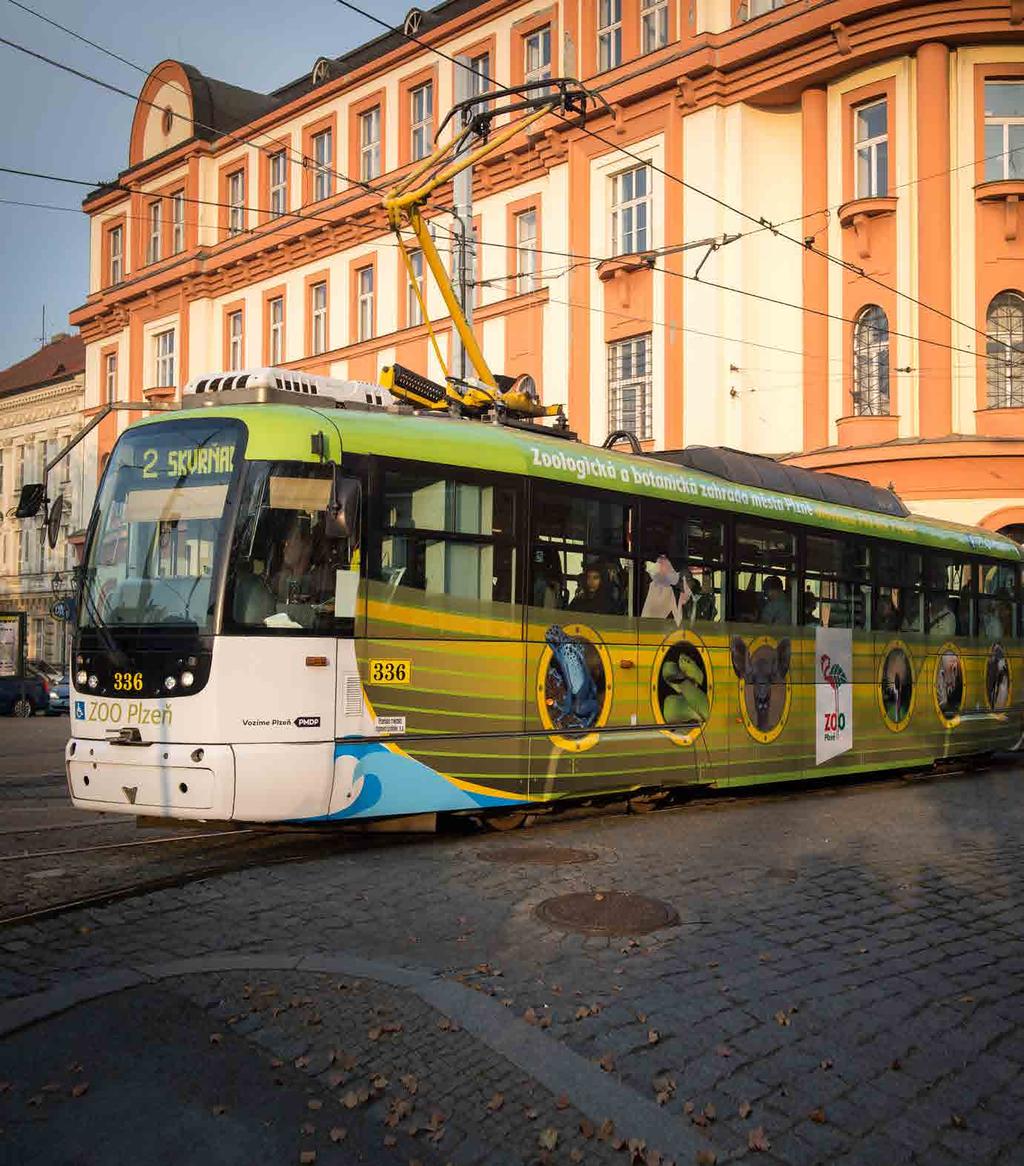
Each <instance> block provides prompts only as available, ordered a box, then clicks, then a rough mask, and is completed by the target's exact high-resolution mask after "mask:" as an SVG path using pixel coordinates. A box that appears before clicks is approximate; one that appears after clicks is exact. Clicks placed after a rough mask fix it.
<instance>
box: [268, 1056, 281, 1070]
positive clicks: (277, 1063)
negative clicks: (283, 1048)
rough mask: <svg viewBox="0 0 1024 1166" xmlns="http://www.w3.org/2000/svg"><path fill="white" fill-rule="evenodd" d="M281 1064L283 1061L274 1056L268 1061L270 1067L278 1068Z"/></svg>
mask: <svg viewBox="0 0 1024 1166" xmlns="http://www.w3.org/2000/svg"><path fill="white" fill-rule="evenodd" d="M283 1064H284V1061H281V1060H279V1059H278V1058H277V1057H275V1058H274V1059H273V1060H272V1061H271V1062H270V1067H271V1069H280V1068H281V1066H282V1065H283Z"/></svg>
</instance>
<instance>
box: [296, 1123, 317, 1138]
mask: <svg viewBox="0 0 1024 1166" xmlns="http://www.w3.org/2000/svg"><path fill="white" fill-rule="evenodd" d="M299 1130H300V1131H301V1132H302V1133H304V1134H305V1135H306V1136H307V1137H308V1136H309V1135H311V1134H315V1133H316V1126H315V1125H313V1123H312V1122H311V1121H304V1122H303V1123H302V1125H301V1126H299Z"/></svg>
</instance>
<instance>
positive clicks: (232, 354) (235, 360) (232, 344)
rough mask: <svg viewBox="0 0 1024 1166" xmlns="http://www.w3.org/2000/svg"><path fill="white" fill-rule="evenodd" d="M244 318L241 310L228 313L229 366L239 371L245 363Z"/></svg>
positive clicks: (234, 370)
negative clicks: (243, 350)
mask: <svg viewBox="0 0 1024 1166" xmlns="http://www.w3.org/2000/svg"><path fill="white" fill-rule="evenodd" d="M243 326H244V320H243V317H242V313H241V310H239V311H237V312H230V313H228V368H229V369H230V370H231V371H232V372H237V371H238V370H239V369H240V368H241V367H242V365H243V355H242V329H243Z"/></svg>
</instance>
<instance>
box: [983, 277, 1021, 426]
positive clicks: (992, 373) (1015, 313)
mask: <svg viewBox="0 0 1024 1166" xmlns="http://www.w3.org/2000/svg"><path fill="white" fill-rule="evenodd" d="M985 330H986V331H987V332H988V340H987V341H986V344H985V354H986V361H985V371H986V380H987V382H988V407H989V408H990V409H1015V408H1019V407H1020V406H1022V405H1024V297H1022V296H1021V295H1020V294H1019V293H1018V292H1012V291H1004V292H1000V293H999V295H997V296H996V297H995V299H994V300H993V301H992V303H990V304H989V306H988V313H987V314H986V316H985Z"/></svg>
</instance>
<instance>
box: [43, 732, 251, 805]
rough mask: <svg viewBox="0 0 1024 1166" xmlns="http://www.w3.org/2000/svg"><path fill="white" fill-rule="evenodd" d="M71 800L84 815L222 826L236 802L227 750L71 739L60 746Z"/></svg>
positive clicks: (230, 754) (231, 756)
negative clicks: (207, 820) (205, 821)
mask: <svg viewBox="0 0 1024 1166" xmlns="http://www.w3.org/2000/svg"><path fill="white" fill-rule="evenodd" d="M64 757H65V764H66V767H67V777H68V790H69V792H70V794H71V800H72V802H73V803H74V804H75V805H76V806H79V807H80V808H81V809H84V810H102V811H104V812H105V813H116V814H145V815H146V816H148V817H166V818H213V819H217V820H218V821H226V820H227V819H229V818H230V817H231V815H232V811H233V809H234V802H235V758H234V753H233V752H232V750H231V747H230V746H229V745H169V744H161V743H159V742H154V743H152V744H148V745H123V744H115V743H114V742H111V741H89V740H81V739H74V740H71V741H69V742H68V743H67V746H66V747H65V753H64Z"/></svg>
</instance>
